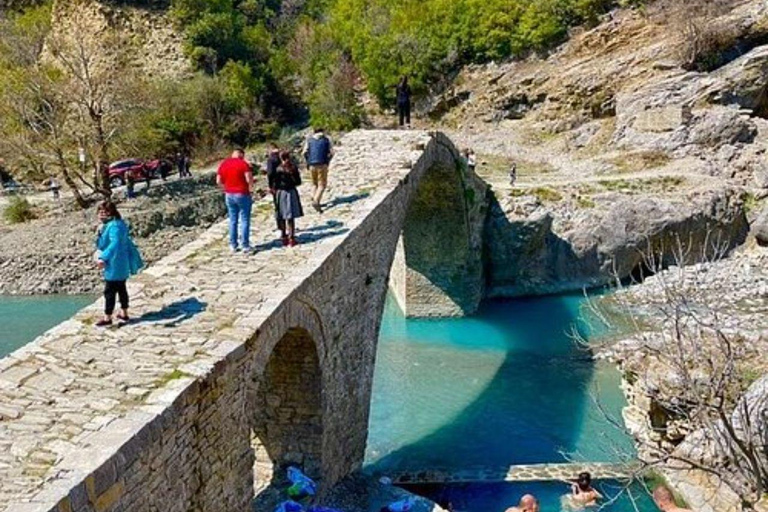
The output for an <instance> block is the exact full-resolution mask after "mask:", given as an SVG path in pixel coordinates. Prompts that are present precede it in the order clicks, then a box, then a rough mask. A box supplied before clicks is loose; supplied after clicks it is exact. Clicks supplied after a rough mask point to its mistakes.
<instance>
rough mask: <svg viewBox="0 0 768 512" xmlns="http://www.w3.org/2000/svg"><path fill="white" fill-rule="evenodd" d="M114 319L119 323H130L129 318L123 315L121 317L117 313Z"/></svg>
mask: <svg viewBox="0 0 768 512" xmlns="http://www.w3.org/2000/svg"><path fill="white" fill-rule="evenodd" d="M115 317H116V318H117V319H118V321H120V322H130V321H131V317H129V316H123V315H121V314H120V313H118V314H117V315H115Z"/></svg>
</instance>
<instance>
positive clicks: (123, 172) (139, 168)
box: [109, 158, 172, 188]
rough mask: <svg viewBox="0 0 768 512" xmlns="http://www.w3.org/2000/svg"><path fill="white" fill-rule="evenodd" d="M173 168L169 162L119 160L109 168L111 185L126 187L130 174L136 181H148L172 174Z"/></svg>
mask: <svg viewBox="0 0 768 512" xmlns="http://www.w3.org/2000/svg"><path fill="white" fill-rule="evenodd" d="M171 168H172V166H171V163H170V162H168V161H167V160H163V159H156V160H148V161H144V160H142V159H140V158H130V159H127V160H119V161H117V162H114V163H112V164H110V166H109V184H110V185H111V186H112V187H113V188H114V187H120V186H122V185H125V182H126V178H127V176H128V174H129V173H130V174H131V176H133V180H134V181H146V180H147V179H148V178H152V179H154V178H156V177H158V175H162V174H163V170H165V171H166V175H167V174H168V173H169V172H170V170H171Z"/></svg>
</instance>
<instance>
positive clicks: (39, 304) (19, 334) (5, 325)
mask: <svg viewBox="0 0 768 512" xmlns="http://www.w3.org/2000/svg"><path fill="white" fill-rule="evenodd" d="M93 301H94V298H93V297H91V296H85V295H82V296H81V295H47V296H35V297H11V296H7V295H0V357H3V356H5V355H7V354H10V353H11V352H13V351H14V350H16V349H17V348H19V347H21V346H22V345H24V344H26V343H29V342H30V341H32V340H33V339H35V338H36V337H37V336H39V335H40V334H42V333H44V332H45V331H47V330H48V329H50V328H51V327H53V326H55V325H56V324H59V323H61V322H63V321H64V320H66V319H67V318H69V317H71V316H72V315H74V314H75V313H76V312H77V311H78V310H79V309H81V308H82V307H84V306H86V305H88V304H90V303H92V302H93Z"/></svg>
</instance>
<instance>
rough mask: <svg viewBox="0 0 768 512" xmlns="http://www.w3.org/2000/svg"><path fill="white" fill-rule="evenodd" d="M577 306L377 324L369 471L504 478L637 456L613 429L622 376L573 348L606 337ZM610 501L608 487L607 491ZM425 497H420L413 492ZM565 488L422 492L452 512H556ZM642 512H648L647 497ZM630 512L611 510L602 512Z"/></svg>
mask: <svg viewBox="0 0 768 512" xmlns="http://www.w3.org/2000/svg"><path fill="white" fill-rule="evenodd" d="M586 303H587V300H586V299H585V298H584V297H583V296H582V295H564V296H554V297H544V298H535V299H521V300H514V301H491V302H488V303H486V304H485V305H484V307H483V308H482V310H481V311H480V314H479V315H477V316H475V317H472V318H463V319H447V320H406V319H405V318H404V317H403V316H402V314H401V313H400V310H399V309H398V308H397V306H396V305H395V304H394V302H393V301H391V300H390V301H389V302H388V304H387V307H386V312H385V315H384V319H383V323H382V328H381V335H380V343H379V350H378V359H377V363H376V370H375V377H374V391H373V402H372V406H371V419H370V433H369V440H368V450H367V454H366V461H367V470H368V471H369V472H372V473H375V474H387V473H390V472H394V471H402V470H420V469H442V470H450V469H469V468H487V469H494V470H495V469H498V468H505V467H508V466H509V465H512V464H532V463H547V462H567V461H569V460H577V461H593V462H616V461H617V460H619V459H620V458H621V457H622V456H632V455H634V449H633V446H632V442H631V440H630V438H629V436H628V435H627V434H626V433H625V431H624V430H623V429H621V428H618V427H616V426H615V423H614V421H618V422H619V424H620V422H621V408H622V407H623V406H624V405H625V399H624V397H623V395H622V393H621V390H620V388H619V382H620V375H619V373H618V371H617V370H616V369H615V368H614V367H613V366H612V365H610V364H606V363H595V362H594V361H593V360H592V358H591V357H590V354H589V351H588V349H587V348H585V347H583V346H580V345H579V344H578V343H576V341H575V339H574V337H573V332H574V329H576V330H578V332H580V333H581V334H582V336H584V337H586V338H587V339H588V340H591V341H592V342H595V341H598V340H599V339H600V338H601V337H603V336H605V335H608V334H610V333H608V332H607V329H606V328H601V327H600V326H599V322H597V321H596V319H595V318H593V317H590V315H589V314H588V310H589V308H586V307H585V305H586ZM604 485H605V486H606V487H605V490H606V491H607V492H608V493H609V494H616V489H613V490H611V489H610V487H611V483H605V484H604ZM422 490H424V489H422ZM567 490H568V489H567V486H565V485H564V484H562V483H556V484H535V485H530V484H528V485H523V484H515V485H512V484H500V485H470V486H467V485H463V486H460V485H457V486H451V487H448V488H444V487H443V488H432V489H426V491H427V492H426V494H427V495H429V496H430V497H432V498H435V499H439V500H440V501H442V502H445V503H447V502H448V501H450V502H452V503H453V505H454V507H456V509H457V510H463V511H468V512H491V511H494V510H498V511H499V512H501V511H503V510H505V509H506V508H507V507H509V506H511V505H512V504H513V503H514V502H516V500H517V499H518V498H519V497H520V495H521V494H523V493H524V491H528V492H535V493H536V494H537V496H538V497H539V498H540V499H541V501H542V505H543V508H542V510H543V511H557V510H560V506H559V503H560V496H561V494H562V493H563V492H566V491H567ZM639 506H640V508H639V510H640V511H641V512H646V511H648V512H650V511H652V510H655V509H654V508H652V507H651V505H650V502H649V501H648V500H647V497H646V498H644V499H641V501H640V505H639ZM604 510H607V511H612V512H631V511H633V510H634V508H632V506H631V504H630V503H629V500H628V499H626V498H624V499H620V500H619V501H618V502H617V503H616V504H614V505H611V506H610V507H608V508H606V509H604Z"/></svg>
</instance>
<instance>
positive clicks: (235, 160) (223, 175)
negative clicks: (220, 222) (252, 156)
mask: <svg viewBox="0 0 768 512" xmlns="http://www.w3.org/2000/svg"><path fill="white" fill-rule="evenodd" d="M216 183H218V185H219V186H220V187H221V188H222V189H223V190H224V200H225V202H226V204H227V215H228V216H229V249H230V250H231V251H232V252H237V251H239V250H241V249H242V251H243V252H244V253H246V254H247V253H249V252H251V242H250V240H251V238H250V237H251V207H252V206H253V199H251V186H253V171H252V170H251V166H250V165H249V164H248V162H246V161H245V151H243V150H242V149H240V148H238V149H236V150H235V151H234V152H232V156H231V157H230V158H227V159H226V160H224V161H223V162H221V165H219V170H218V172H217V174H216ZM238 234H239V235H240V237H239V240H238Z"/></svg>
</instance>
